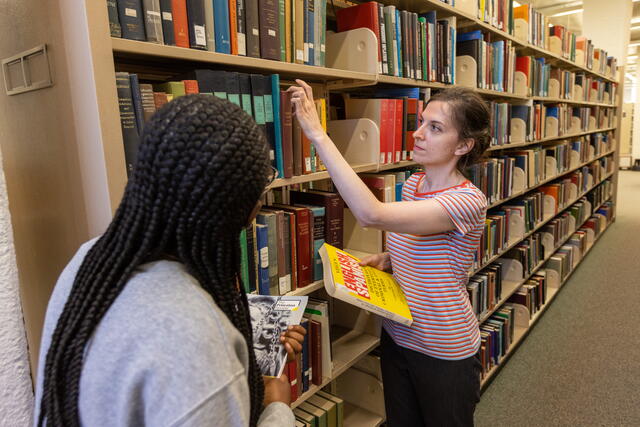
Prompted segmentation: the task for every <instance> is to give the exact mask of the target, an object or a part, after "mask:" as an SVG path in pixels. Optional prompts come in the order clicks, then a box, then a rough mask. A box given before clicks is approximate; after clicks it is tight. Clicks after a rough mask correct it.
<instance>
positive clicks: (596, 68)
mask: <svg viewBox="0 0 640 427" xmlns="http://www.w3.org/2000/svg"><path fill="white" fill-rule="evenodd" d="M599 70H600V59H596V58H593V67H591V71H593V72H594V73H598V72H599Z"/></svg>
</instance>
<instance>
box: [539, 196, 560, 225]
mask: <svg viewBox="0 0 640 427" xmlns="http://www.w3.org/2000/svg"><path fill="white" fill-rule="evenodd" d="M556 207H557V203H556V199H555V198H554V197H553V196H550V195H548V194H545V195H544V202H543V210H542V212H543V216H544V218H543V219H544V220H545V221H546V220H547V219H549V218H552V217H553V216H554V215H555V214H556V211H557V209H556Z"/></svg>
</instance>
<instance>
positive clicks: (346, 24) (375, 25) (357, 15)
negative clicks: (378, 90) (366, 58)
mask: <svg viewBox="0 0 640 427" xmlns="http://www.w3.org/2000/svg"><path fill="white" fill-rule="evenodd" d="M336 20H337V22H338V32H339V33H341V32H343V31H349V30H354V29H356V28H368V29H370V30H371V31H373V34H375V35H376V40H378V72H379V73H382V45H381V43H380V26H379V25H380V24H379V22H378V3H376V2H375V1H370V2H368V3H362V4H359V5H356V6H351V7H347V8H344V9H339V10H338V11H336Z"/></svg>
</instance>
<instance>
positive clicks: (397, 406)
mask: <svg viewBox="0 0 640 427" xmlns="http://www.w3.org/2000/svg"><path fill="white" fill-rule="evenodd" d="M380 344H381V350H382V356H381V364H382V384H383V387H384V402H385V409H386V411H387V425H388V426H389V427H413V426H415V427H427V426H428V427H448V426H456V427H458V426H473V412H474V411H475V409H476V403H478V402H479V401H480V361H479V360H478V358H477V357H476V356H472V357H469V358H467V359H463V360H442V359H436V358H435V357H430V356H427V355H426V354H423V353H419V352H417V351H413V350H409V349H408V348H404V347H400V346H399V345H397V344H396V343H395V342H394V341H393V339H392V338H391V337H390V336H389V334H387V332H386V331H385V330H384V329H383V330H382V338H381V343H380Z"/></svg>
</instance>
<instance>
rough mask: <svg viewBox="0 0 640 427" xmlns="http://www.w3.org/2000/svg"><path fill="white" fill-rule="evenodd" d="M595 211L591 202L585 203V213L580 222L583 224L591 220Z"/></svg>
mask: <svg viewBox="0 0 640 427" xmlns="http://www.w3.org/2000/svg"><path fill="white" fill-rule="evenodd" d="M592 210H593V206H591V202H589V201H588V200H585V201H584V212H583V213H582V218H581V220H580V223H581V224H582V223H583V222H585V221H586V220H587V218H589V217H590V216H591V211H592Z"/></svg>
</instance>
